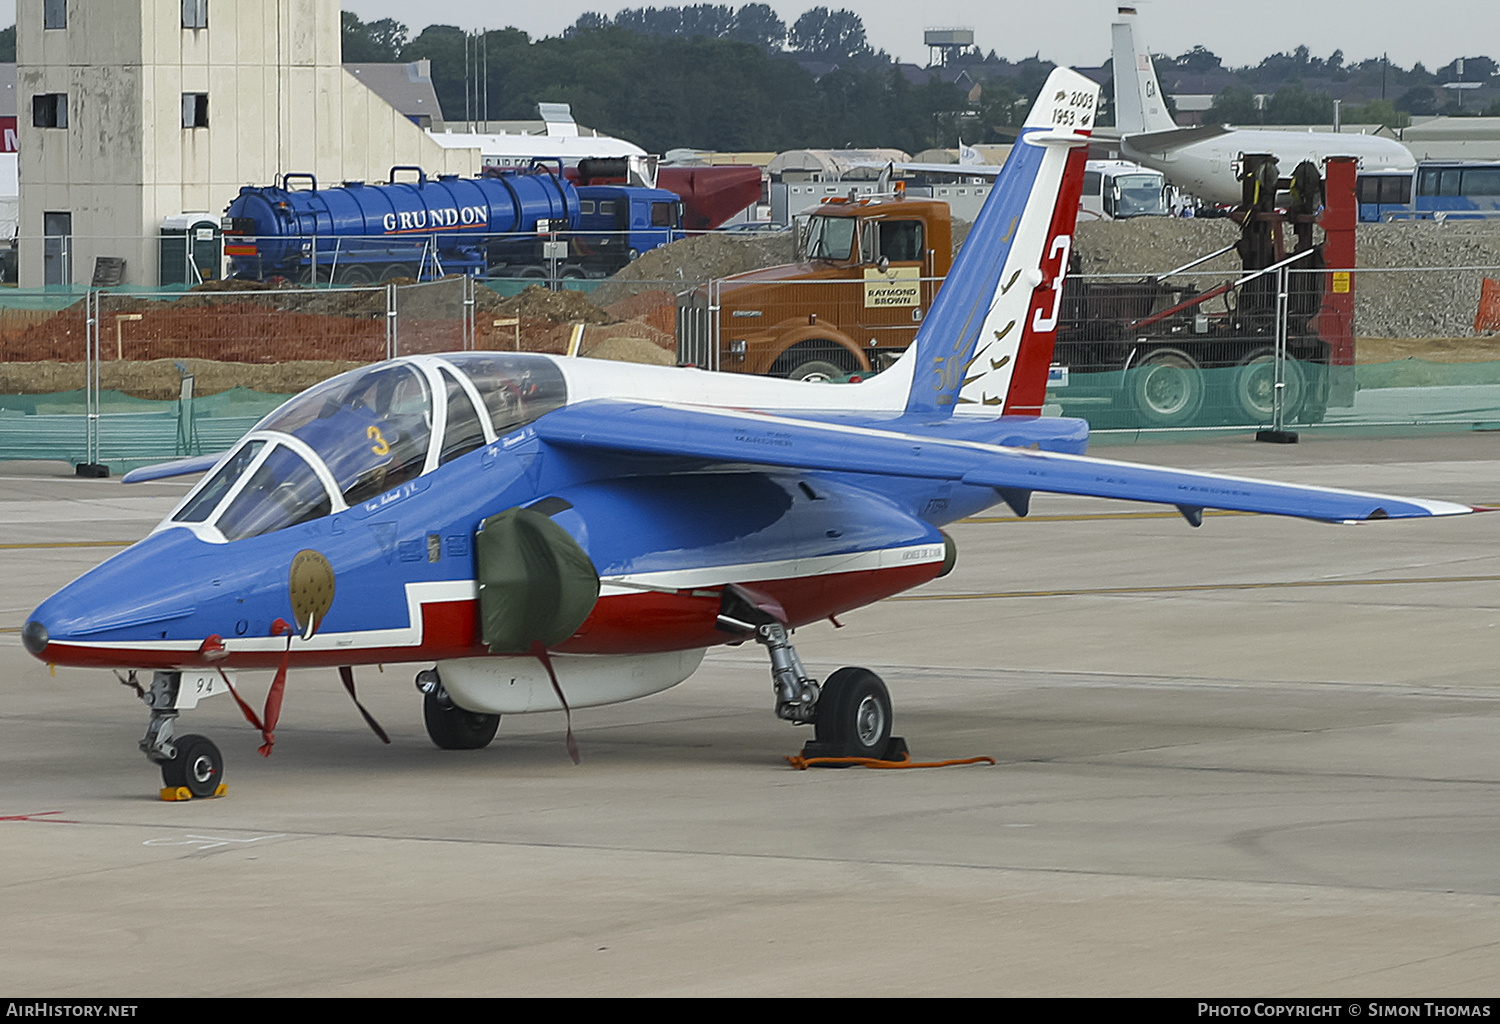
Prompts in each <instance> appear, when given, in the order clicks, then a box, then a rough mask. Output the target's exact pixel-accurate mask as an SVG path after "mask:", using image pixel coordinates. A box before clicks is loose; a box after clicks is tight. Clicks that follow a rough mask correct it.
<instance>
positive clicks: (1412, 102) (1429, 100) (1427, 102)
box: [1396, 85, 1437, 114]
mask: <svg viewBox="0 0 1500 1024" xmlns="http://www.w3.org/2000/svg"><path fill="white" fill-rule="evenodd" d="M1396 109H1397V110H1404V111H1405V112H1406V113H1408V114H1436V113H1437V97H1435V96H1434V95H1433V94H1432V87H1431V86H1427V85H1417V86H1413V87H1412V88H1410V89H1408V90H1406V91H1405V92H1404V93H1402V94H1401V95H1400V96H1397V97H1396Z"/></svg>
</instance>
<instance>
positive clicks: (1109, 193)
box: [1078, 160, 1171, 220]
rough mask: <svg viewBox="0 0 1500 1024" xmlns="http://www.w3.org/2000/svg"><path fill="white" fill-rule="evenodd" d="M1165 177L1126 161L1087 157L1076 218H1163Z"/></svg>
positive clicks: (1168, 213) (1165, 205) (1165, 191)
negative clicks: (1081, 194) (1089, 158)
mask: <svg viewBox="0 0 1500 1024" xmlns="http://www.w3.org/2000/svg"><path fill="white" fill-rule="evenodd" d="M1167 188H1168V186H1167V179H1166V178H1165V177H1164V176H1163V175H1162V173H1161V172H1160V171H1153V170H1151V169H1150V168H1147V167H1142V166H1141V165H1140V164H1135V163H1131V162H1130V161H1129V160H1090V161H1089V162H1088V163H1087V164H1085V165H1084V170H1083V198H1082V199H1081V200H1079V203H1078V217H1079V219H1080V220H1125V219H1126V218H1128V217H1166V216H1169V215H1170V214H1171V210H1170V209H1168V206H1167V200H1168V192H1167Z"/></svg>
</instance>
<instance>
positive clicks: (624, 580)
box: [22, 69, 1472, 796]
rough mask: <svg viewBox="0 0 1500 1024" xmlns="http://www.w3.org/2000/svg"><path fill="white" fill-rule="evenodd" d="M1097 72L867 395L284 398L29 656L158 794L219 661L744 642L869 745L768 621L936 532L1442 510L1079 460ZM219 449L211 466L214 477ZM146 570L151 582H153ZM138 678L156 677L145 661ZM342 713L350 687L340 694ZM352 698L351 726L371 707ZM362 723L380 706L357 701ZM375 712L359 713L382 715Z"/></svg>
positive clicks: (476, 710) (659, 659)
mask: <svg viewBox="0 0 1500 1024" xmlns="http://www.w3.org/2000/svg"><path fill="white" fill-rule="evenodd" d="M1097 98H1098V89H1097V87H1096V86H1095V85H1094V83H1093V82H1091V81H1089V80H1087V79H1085V78H1083V77H1082V76H1080V75H1078V74H1075V73H1074V72H1072V71H1069V70H1066V69H1058V70H1056V71H1054V72H1053V73H1052V75H1051V77H1050V78H1049V79H1048V81H1047V86H1046V88H1045V89H1044V90H1043V92H1042V95H1041V98H1040V99H1039V100H1038V101H1037V104H1036V106H1035V108H1034V109H1033V110H1032V112H1031V114H1030V116H1029V117H1028V119H1027V121H1026V124H1025V127H1024V130H1023V131H1022V133H1021V137H1020V140H1019V142H1018V144H1017V145H1016V146H1015V148H1014V150H1013V152H1012V153H1011V156H1010V159H1009V161H1008V162H1007V163H1006V165H1005V168H1004V170H1003V172H1002V173H1001V174H1000V176H999V178H998V179H997V182H996V185H995V188H994V190H993V192H992V194H991V196H990V198H989V200H988V202H987V204H986V205H985V208H984V210H983V212H982V213H981V214H980V216H979V219H978V221H977V222H976V223H975V225H974V228H973V230H972V232H971V234H970V235H969V238H968V242H967V244H966V245H965V247H964V249H963V252H962V253H961V255H960V256H959V258H958V260H957V261H956V262H955V264H954V265H953V269H952V272H951V274H950V275H949V277H948V279H947V281H946V283H945V284H944V286H943V288H942V291H941V292H940V294H939V296H938V298H937V299H936V301H935V302H934V303H933V305H932V308H931V310H930V312H929V315H928V316H927V318H926V320H925V322H924V323H923V325H922V328H921V330H920V332H919V333H918V335H917V338H916V340H915V342H914V343H913V344H912V347H911V348H910V349H909V350H908V351H907V352H906V353H905V355H903V356H902V358H901V359H900V361H898V362H897V363H896V364H895V365H894V366H893V367H892V368H890V369H889V370H887V371H886V372H884V373H882V374H880V375H879V376H877V377H874V378H872V379H870V380H867V381H865V382H863V383H859V384H851V385H844V386H830V385H825V384H816V383H804V382H794V381H785V380H773V379H768V378H754V377H745V376H739V375H728V374H725V375H718V374H713V373H707V372H703V371H700V370H696V369H690V368H663V367H648V366H628V365H622V364H618V363H605V362H595V361H590V360H585V359H566V358H555V357H552V356H547V355H538V354H525V353H514V354H512V353H501V352H463V353H455V354H452V355H446V356H414V357H410V358H405V359H397V360H393V361H390V362H385V363H379V364H376V365H373V366H370V367H367V368H365V369H361V370H355V371H352V372H350V373H346V374H343V375H342V376H339V377H335V378H333V379H332V380H329V381H326V382H324V383H323V384H320V385H318V386H317V387H314V388H312V389H311V390H309V391H306V392H304V393H303V394H301V395H298V396H297V397H295V398H293V399H291V400H290V401H289V402H287V403H286V404H285V405H283V406H282V407H281V408H279V409H278V410H276V411H275V412H273V413H272V414H271V415H270V416H268V417H267V418H266V419H265V420H264V421H262V422H261V423H260V424H258V425H257V426H256V428H255V429H254V430H252V431H251V432H250V433H249V434H247V435H245V437H244V438H243V439H242V440H241V441H240V442H239V443H238V444H237V445H236V446H235V447H234V448H233V449H232V450H230V451H229V452H228V453H227V454H225V455H223V456H222V457H217V458H213V459H210V460H207V462H204V461H201V460H200V461H198V462H193V461H191V460H189V461H187V462H184V463H174V464H169V465H168V466H165V467H153V468H151V469H148V470H144V471H137V473H136V474H133V477H134V478H135V479H141V478H150V477H153V476H167V475H172V474H174V473H178V474H180V473H187V472H204V471H205V470H210V471H208V472H206V474H205V476H204V477H203V479H202V480H201V481H200V482H199V483H198V484H197V486H195V487H194V488H193V490H192V491H191V492H190V493H189V494H188V495H187V497H186V498H185V499H184V500H183V502H182V503H181V504H180V505H179V506H178V507H177V508H176V509H175V510H174V511H173V512H172V513H171V515H169V516H168V517H167V519H166V520H165V521H164V522H163V523H162V524H161V525H160V526H159V527H157V528H156V530H155V531H154V532H153V533H151V534H150V535H149V536H148V537H146V538H145V539H144V540H142V541H140V542H139V543H137V544H135V545H134V546H133V547H131V548H129V549H127V550H125V551H123V552H121V553H120V554H118V555H116V556H115V557H113V558H111V559H109V560H108V561H107V562H105V563H104V564H103V565H101V566H99V567H98V568H96V569H94V570H92V571H91V572H89V573H87V574H85V575H84V576H82V577H81V578H79V579H78V580H76V581H74V582H73V583H71V584H69V585H68V586H67V587H65V588H63V590H61V591H60V592H59V593H57V594H56V595H54V596H53V597H51V598H50V599H48V600H47V601H46V602H45V603H44V604H42V606H41V607H40V608H38V609H37V610H36V611H35V613H34V614H33V615H32V617H31V619H30V621H29V622H27V623H26V625H25V627H24V629H23V633H22V637H23V641H24V643H25V646H26V648H27V650H29V651H30V652H31V653H32V654H34V655H35V656H36V657H37V658H40V659H42V660H44V661H47V662H52V663H56V664H60V665H75V666H97V667H102V668H113V669H116V670H118V671H122V672H124V673H128V675H125V676H123V677H122V678H124V680H125V681H126V682H128V683H133V684H135V686H136V689H137V692H138V693H140V695H141V696H142V697H143V699H144V700H145V701H146V703H147V705H148V706H149V708H150V722H149V724H148V727H147V731H146V736H145V738H144V739H143V740H142V741H141V748H142V750H143V751H144V752H145V754H146V756H147V757H148V758H149V759H150V760H152V761H154V762H157V763H158V764H160V766H161V769H162V776H163V779H164V781H165V782H166V784H167V786H168V788H169V789H173V788H180V787H186V789H187V790H188V791H190V792H191V793H192V794H193V795H197V796H203V795H208V794H211V793H213V792H215V791H216V789H217V788H218V786H219V783H220V778H221V773H222V759H221V757H220V755H219V752H218V750H217V748H216V747H215V746H214V745H213V744H212V743H211V742H210V741H208V740H207V739H205V738H204V737H201V736H194V735H183V734H181V733H179V732H178V731H177V728H176V722H177V718H178V716H179V714H180V713H181V712H182V711H184V710H187V709H189V708H192V707H194V706H195V705H196V703H197V702H198V700H200V699H202V697H204V696H207V695H210V694H216V693H220V692H224V691H225V690H237V687H234V686H233V685H232V684H233V682H234V680H235V678H236V675H237V673H239V672H241V671H243V670H251V669H275V670H277V675H276V678H275V680H274V682H273V684H272V686H271V688H270V696H269V699H268V701H267V703H266V706H265V709H264V712H263V713H262V714H257V713H256V712H255V711H254V710H253V709H252V708H250V707H249V705H248V704H247V703H246V702H245V701H244V700H242V699H240V698H239V695H238V693H237V692H236V694H235V696H236V699H239V700H240V704H241V707H242V709H243V710H244V711H245V712H246V716H247V717H248V718H250V719H251V720H252V722H253V723H254V724H256V725H257V726H258V727H259V728H260V729H261V730H262V732H263V734H264V736H265V742H266V745H265V746H264V747H263V748H262V751H263V752H268V751H269V748H270V744H271V742H272V741H273V740H274V729H275V725H276V720H277V717H278V714H279V707H280V703H281V693H282V688H283V686H284V681H285V673H286V669H287V667H288V666H298V667H308V666H327V667H337V668H339V669H340V670H341V671H342V674H343V677H344V681H345V684H346V685H347V686H348V688H349V690H350V693H351V696H352V695H353V693H354V684H353V668H354V666H358V665H368V664H374V663H394V662H419V663H425V665H426V666H429V667H426V668H424V670H423V671H421V672H420V673H419V674H418V676H417V681H418V686H419V688H420V689H421V690H422V691H423V693H424V715H425V719H426V722H427V727H428V732H429V734H430V735H431V737H432V739H433V740H434V741H435V742H436V743H437V744H438V745H439V746H442V747H448V748H478V747H483V746H485V745H486V744H487V743H489V742H490V740H491V738H492V737H493V736H494V734H495V730H496V726H497V723H498V722H499V716H500V715H502V714H519V713H525V712H532V711H554V710H559V709H565V708H569V707H587V706H591V705H600V704H608V703H612V702H616V701H624V700H629V699H632V698H635V697H642V696H645V695H647V694H650V693H654V692H657V691H659V690H663V689H665V688H667V687H669V686H673V685H675V684H677V683H679V682H682V681H683V680H684V679H686V678H687V677H688V676H689V675H691V674H692V673H693V671H694V669H696V668H697V666H698V664H699V662H700V661H701V660H702V658H703V654H704V651H705V650H706V649H707V648H709V647H712V646H714V645H716V644H723V643H736V642H741V641H743V640H746V639H754V640H755V641H756V642H758V643H760V644H761V645H763V646H764V647H765V648H766V649H767V651H768V653H769V655H770V660H771V674H772V678H773V685H774V691H775V697H776V714H777V715H778V716H780V717H781V718H783V719H785V720H788V721H791V722H793V723H807V724H812V725H813V726H814V731H815V752H818V753H826V754H837V755H857V756H876V757H879V756H882V755H883V754H885V752H886V751H887V748H888V746H889V744H890V743H891V721H892V716H891V704H890V698H889V696H888V694H887V691H886V688H885V686H884V684H883V683H882V682H881V680H880V679H879V678H878V677H876V676H875V675H874V674H873V673H870V672H868V671H866V670H863V669H857V668H847V669H841V670H840V671H838V672H835V673H834V674H833V675H832V676H831V677H829V678H828V679H826V680H823V681H821V682H820V681H818V680H815V679H813V678H812V677H810V676H809V675H808V673H807V672H806V670H805V669H804V668H803V666H802V663H801V661H800V660H799V658H798V656H797V653H796V651H795V649H794V648H793V646H792V644H791V642H790V640H789V634H790V632H791V631H792V630H793V629H795V628H796V627H798V626H801V625H805V624H808V623H812V622H816V621H818V620H820V619H826V618H830V617H832V616H836V615H838V614H840V613H843V612H847V611H849V610H851V609H854V608H858V607H861V606H862V605H866V604H870V603H871V602H874V601H878V600H880V599H881V598H884V597H887V596H890V595H892V594H896V593H899V592H901V591H904V590H908V589H910V588H912V587H916V586H918V585H920V584H922V583H925V582H927V581H928V580H931V579H933V578H934V577H937V576H940V575H942V574H943V573H944V572H946V571H947V570H948V569H949V568H950V567H951V566H952V564H953V559H954V554H955V553H954V545H953V542H952V541H951V539H949V538H948V536H947V535H946V534H945V533H943V531H942V529H941V527H942V526H943V525H944V524H945V523H949V522H952V521H954V520H957V519H961V518H963V517H965V516H968V515H972V514H973V513H975V512H978V511H980V510H982V509H984V508H987V507H989V506H991V505H994V504H997V503H1001V502H1003V503H1004V504H1006V505H1008V506H1009V507H1010V508H1011V509H1012V510H1013V511H1014V512H1015V513H1016V514H1017V515H1025V514H1026V512H1027V509H1028V505H1029V501H1030V497H1031V494H1032V493H1033V492H1035V491H1044V492H1047V491H1050V492H1059V493H1066V494H1082V495H1097V496H1101V497H1108V498H1125V499H1134V500H1139V501H1147V502H1160V503H1164V504H1169V505H1174V506H1176V507H1177V508H1178V509H1179V510H1180V511H1181V512H1182V514H1183V516H1184V517H1185V518H1186V519H1187V520H1188V521H1189V522H1191V523H1192V524H1193V525H1195V526H1196V525H1198V523H1199V522H1200V521H1201V516H1202V512H1203V510H1204V509H1205V508H1220V509H1238V510H1243V511H1250V512H1264V513H1273V514H1278V515H1292V516H1303V517H1307V518H1311V519H1321V520H1329V521H1335V522H1344V521H1356V520H1366V519H1385V518H1392V519H1394V518H1403V517H1416V516H1435V515H1452V514H1459V513H1465V512H1469V511H1472V509H1471V507H1469V506H1464V505H1454V504H1449V503H1445V502H1438V501H1420V500H1413V499H1408V498H1398V497H1389V496H1382V495H1373V494H1359V493H1353V492H1348V491H1336V490H1329V489H1325V488H1314V487H1298V486H1289V485H1285V484H1276V483H1268V482H1263V481H1256V480H1247V479H1238V478H1233V477H1225V476H1215V475H1210V474H1205V473H1196V472H1185V471H1177V470H1171V469H1163V468H1156V467H1147V466H1138V465H1131V464H1128V463H1123V462H1113V461H1106V460H1102V459H1095V458H1090V457H1087V456H1085V455H1084V454H1083V453H1084V450H1085V448H1086V446H1087V441H1088V425H1087V424H1086V423H1085V422H1083V421H1081V420H1072V419H1060V418H1053V417H1046V418H1044V417H1041V416H1040V415H1039V413H1040V411H1041V404H1042V401H1043V396H1044V392H1045V388H1046V377H1047V369H1048V364H1049V362H1050V358H1051V351H1052V338H1053V331H1054V328H1055V326H1056V323H1057V314H1058V308H1059V303H1060V298H1061V289H1062V280H1063V277H1064V275H1065V274H1066V272H1067V266H1068V255H1069V250H1070V248H1071V244H1072V237H1071V236H1072V233H1073V223H1074V216H1075V213H1076V211H1077V209H1078V198H1079V191H1080V188H1081V183H1082V177H1083V169H1084V168H1083V165H1084V160H1085V156H1086V145H1085V144H1086V142H1087V138H1088V135H1089V131H1090V128H1091V126H1092V124H1093V119H1094V112H1095V109H1096V108H1095V104H1096V101H1097ZM210 463H211V465H210ZM147 581H149V585H147ZM145 670H149V671H150V672H151V673H152V679H151V683H150V685H149V687H145V686H141V685H140V684H139V683H137V682H136V680H137V673H139V672H142V671H145ZM361 710H362V709H361ZM366 717H367V718H368V716H366ZM371 724H372V725H373V724H374V723H373V720H372V721H371ZM376 728H377V732H378V731H379V730H378V727H376Z"/></svg>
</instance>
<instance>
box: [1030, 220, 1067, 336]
mask: <svg viewBox="0 0 1500 1024" xmlns="http://www.w3.org/2000/svg"><path fill="white" fill-rule="evenodd" d="M1072 251H1073V237H1072V236H1071V235H1058V236H1057V237H1056V238H1054V239H1053V240H1052V248H1051V249H1050V250H1049V251H1048V253H1047V258H1048V259H1051V258H1052V257H1053V256H1056V257H1057V269H1056V270H1055V271H1054V272H1053V274H1052V312H1050V313H1043V312H1042V311H1041V310H1040V309H1039V310H1037V311H1036V316H1035V317H1034V318H1033V319H1032V321H1031V329H1032V330H1033V331H1051V330H1056V328H1057V312H1058V310H1059V309H1060V308H1061V307H1062V290H1063V279H1064V278H1065V277H1067V276H1068V256H1069V254H1070V253H1071V252H1072Z"/></svg>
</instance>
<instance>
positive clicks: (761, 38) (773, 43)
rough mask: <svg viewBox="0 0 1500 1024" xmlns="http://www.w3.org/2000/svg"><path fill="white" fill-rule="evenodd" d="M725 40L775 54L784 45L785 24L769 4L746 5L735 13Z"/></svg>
mask: <svg viewBox="0 0 1500 1024" xmlns="http://www.w3.org/2000/svg"><path fill="white" fill-rule="evenodd" d="M726 38H728V39H733V40H734V41H735V42H739V43H750V44H751V45H752V46H759V47H760V48H761V49H763V50H766V51H767V52H769V53H777V52H780V50H781V48H782V47H783V46H784V45H786V22H784V21H782V20H781V18H780V17H778V16H777V14H776V12H775V11H773V10H771V7H770V5H769V4H746V5H745V6H743V7H741V8H740V9H739V10H738V11H736V12H735V15H734V26H733V27H732V28H730V30H729V33H728V35H727V36H726Z"/></svg>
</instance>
